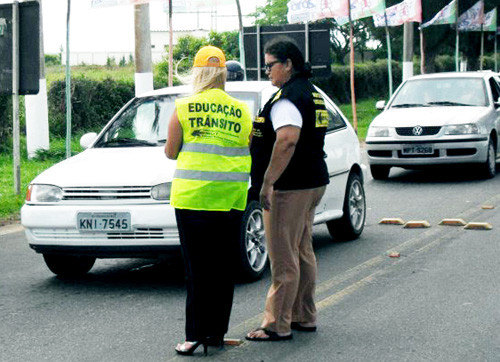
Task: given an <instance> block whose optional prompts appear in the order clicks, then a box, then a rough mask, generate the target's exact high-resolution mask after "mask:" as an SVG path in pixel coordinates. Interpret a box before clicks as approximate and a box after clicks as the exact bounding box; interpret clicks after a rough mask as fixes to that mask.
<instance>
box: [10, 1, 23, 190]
mask: <svg viewBox="0 0 500 362" xmlns="http://www.w3.org/2000/svg"><path fill="white" fill-rule="evenodd" d="M12 118H13V125H12V136H13V142H14V145H13V146H14V150H13V152H14V154H13V157H14V160H13V161H14V191H15V192H16V195H19V194H20V193H21V153H20V137H19V3H18V1H17V0H14V2H13V3H12Z"/></svg>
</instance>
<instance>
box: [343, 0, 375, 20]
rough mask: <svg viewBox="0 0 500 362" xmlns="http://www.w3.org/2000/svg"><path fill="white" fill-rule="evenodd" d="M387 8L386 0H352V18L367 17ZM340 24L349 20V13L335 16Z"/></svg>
mask: <svg viewBox="0 0 500 362" xmlns="http://www.w3.org/2000/svg"><path fill="white" fill-rule="evenodd" d="M384 10H385V0H351V20H357V19H362V18H367V17H369V16H373V15H375V14H380V13H383V12H384ZM335 21H336V22H337V23H338V24H339V25H344V24H347V23H348V22H349V14H347V15H346V16H338V17H335Z"/></svg>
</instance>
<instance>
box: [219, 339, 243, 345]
mask: <svg viewBox="0 0 500 362" xmlns="http://www.w3.org/2000/svg"><path fill="white" fill-rule="evenodd" d="M224 344H225V345H226V346H239V345H240V344H243V341H242V340H241V339H237V338H224Z"/></svg>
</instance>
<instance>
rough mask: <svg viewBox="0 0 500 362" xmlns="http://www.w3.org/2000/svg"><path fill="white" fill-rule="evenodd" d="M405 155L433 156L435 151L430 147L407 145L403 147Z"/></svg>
mask: <svg viewBox="0 0 500 362" xmlns="http://www.w3.org/2000/svg"><path fill="white" fill-rule="evenodd" d="M401 153H402V154H403V155H432V154H433V153H434V149H433V148H432V146H429V145H407V146H403V151H402V152H401Z"/></svg>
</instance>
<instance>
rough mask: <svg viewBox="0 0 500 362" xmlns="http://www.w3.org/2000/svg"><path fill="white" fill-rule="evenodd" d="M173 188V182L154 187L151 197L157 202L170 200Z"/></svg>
mask: <svg viewBox="0 0 500 362" xmlns="http://www.w3.org/2000/svg"><path fill="white" fill-rule="evenodd" d="M171 188H172V183H171V182H165V183H163V184H159V185H156V186H153V187H152V188H151V197H152V198H153V199H155V200H169V199H170V189H171Z"/></svg>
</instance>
